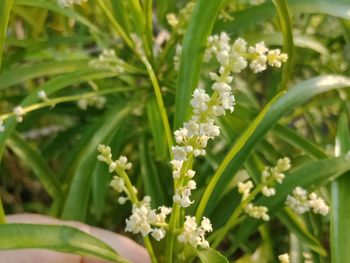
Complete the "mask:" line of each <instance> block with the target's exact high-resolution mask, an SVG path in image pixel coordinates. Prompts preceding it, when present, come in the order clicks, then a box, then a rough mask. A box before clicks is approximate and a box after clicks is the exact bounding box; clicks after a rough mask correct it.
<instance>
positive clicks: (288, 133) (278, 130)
mask: <svg viewBox="0 0 350 263" xmlns="http://www.w3.org/2000/svg"><path fill="white" fill-rule="evenodd" d="M273 133H274V134H275V135H276V136H278V137H279V138H280V139H282V140H284V141H285V142H287V143H289V144H290V145H292V146H294V147H295V148H298V149H301V150H303V151H304V152H305V153H306V154H307V155H308V156H310V157H311V158H313V159H324V158H327V157H328V155H327V154H326V153H325V152H324V151H323V150H321V149H319V147H318V146H317V145H315V144H314V143H312V142H311V141H310V140H307V139H305V138H303V137H301V136H300V135H299V134H298V133H296V132H295V131H293V130H292V129H290V128H287V127H284V126H282V125H279V124H277V125H276V127H275V128H274V129H273Z"/></svg>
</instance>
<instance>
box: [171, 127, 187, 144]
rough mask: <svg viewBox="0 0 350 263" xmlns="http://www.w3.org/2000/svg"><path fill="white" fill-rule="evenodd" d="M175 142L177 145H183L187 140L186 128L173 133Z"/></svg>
mask: <svg viewBox="0 0 350 263" xmlns="http://www.w3.org/2000/svg"><path fill="white" fill-rule="evenodd" d="M174 135H175V141H176V143H178V144H181V143H184V142H185V141H186V139H187V135H188V131H187V129H186V128H180V129H178V130H176V131H175V132H174Z"/></svg>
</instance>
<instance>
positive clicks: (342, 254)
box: [331, 112, 350, 263]
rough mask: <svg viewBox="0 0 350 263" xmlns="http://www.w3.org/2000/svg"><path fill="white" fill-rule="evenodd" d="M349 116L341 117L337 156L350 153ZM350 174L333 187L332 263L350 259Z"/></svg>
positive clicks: (342, 115) (337, 181)
mask: <svg viewBox="0 0 350 263" xmlns="http://www.w3.org/2000/svg"><path fill="white" fill-rule="evenodd" d="M349 125H350V124H349V121H348V116H347V114H346V113H345V112H343V113H342V114H341V115H340V118H339V123H338V132H337V138H336V155H338V156H339V155H342V154H346V153H347V152H348V151H350V131H349ZM349 189H350V173H349V172H348V173H346V174H344V175H343V176H341V177H339V178H338V179H337V180H335V181H334V182H333V183H332V186H331V195H332V198H331V257H332V263H341V262H346V261H347V260H349V258H350V249H349V244H350V227H349V226H350V216H349V215H350V195H349Z"/></svg>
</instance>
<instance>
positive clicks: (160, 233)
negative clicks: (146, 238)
mask: <svg viewBox="0 0 350 263" xmlns="http://www.w3.org/2000/svg"><path fill="white" fill-rule="evenodd" d="M151 235H152V237H153V238H154V239H155V240H157V241H160V240H161V239H163V238H164V237H165V230H164V229H163V228H156V229H154V230H153V231H152V234H151Z"/></svg>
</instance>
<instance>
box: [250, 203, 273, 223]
mask: <svg viewBox="0 0 350 263" xmlns="http://www.w3.org/2000/svg"><path fill="white" fill-rule="evenodd" d="M244 211H245V212H246V214H247V215H249V216H251V217H254V218H256V219H262V220H264V221H269V220H270V216H269V215H268V214H267V211H268V209H267V207H266V206H254V205H253V204H252V203H249V204H248V205H247V206H246V208H245V210H244Z"/></svg>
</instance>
